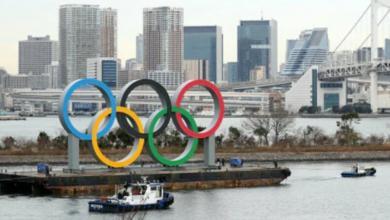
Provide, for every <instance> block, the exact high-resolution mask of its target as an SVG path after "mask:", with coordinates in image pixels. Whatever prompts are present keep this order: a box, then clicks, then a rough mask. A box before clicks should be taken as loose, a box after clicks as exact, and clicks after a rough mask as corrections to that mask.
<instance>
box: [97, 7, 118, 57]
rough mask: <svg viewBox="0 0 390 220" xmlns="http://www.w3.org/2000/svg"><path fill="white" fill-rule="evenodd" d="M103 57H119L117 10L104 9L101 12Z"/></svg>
mask: <svg viewBox="0 0 390 220" xmlns="http://www.w3.org/2000/svg"><path fill="white" fill-rule="evenodd" d="M100 30H101V32H100V38H101V39H100V42H101V54H100V56H101V57H115V58H116V57H117V10H115V9H112V8H103V9H101V11H100Z"/></svg>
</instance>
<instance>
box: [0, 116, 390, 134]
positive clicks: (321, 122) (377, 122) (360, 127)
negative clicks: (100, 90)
mask: <svg viewBox="0 0 390 220" xmlns="http://www.w3.org/2000/svg"><path fill="white" fill-rule="evenodd" d="M146 120H147V119H146V118H142V121H143V122H144V123H145V122H146ZM245 120H246V119H245V118H226V119H225V120H224V121H223V122H222V125H221V127H220V128H219V130H218V132H219V133H225V134H226V133H227V132H228V129H229V127H230V126H234V127H239V128H242V125H243V124H244V122H245ZM339 120H340V119H337V118H296V119H295V121H294V125H293V126H292V128H291V132H295V131H296V130H299V129H303V128H305V127H306V126H316V127H319V128H321V129H322V130H323V131H324V132H325V133H327V134H334V133H335V131H336V130H337V126H336V122H337V121H339ZM72 121H73V123H74V124H75V126H76V127H77V128H78V129H80V130H84V129H86V128H87V127H88V126H89V124H90V123H91V118H90V117H77V118H72ZM196 121H197V123H198V126H207V125H208V124H209V123H210V121H211V118H197V119H196ZM354 127H355V128H356V130H357V131H359V132H360V133H361V134H362V135H363V136H369V135H380V136H384V137H387V136H388V135H389V134H390V132H389V131H390V117H384V118H363V119H361V121H360V122H359V124H356V125H354ZM244 130H245V129H244ZM21 131H22V132H21ZM40 131H45V132H46V133H48V134H49V135H50V136H56V135H59V134H60V133H61V132H64V130H63V128H62V126H61V124H60V122H59V119H58V117H55V116H50V117H35V118H34V117H33V118H27V119H26V120H23V121H0V139H1V138H3V137H6V136H13V137H19V138H24V139H36V137H37V135H38V133H39V132H40Z"/></svg>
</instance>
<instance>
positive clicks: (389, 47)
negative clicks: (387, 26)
mask: <svg viewBox="0 0 390 220" xmlns="http://www.w3.org/2000/svg"><path fill="white" fill-rule="evenodd" d="M384 53H385V54H384V57H385V58H386V59H387V60H389V59H390V39H389V38H386V39H385V51H384Z"/></svg>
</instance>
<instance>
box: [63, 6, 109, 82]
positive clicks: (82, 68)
mask: <svg viewBox="0 0 390 220" xmlns="http://www.w3.org/2000/svg"><path fill="white" fill-rule="evenodd" d="M59 12H60V15H59V22H60V24H59V43H60V59H59V64H60V66H59V68H60V73H61V74H60V75H61V79H62V83H61V84H62V86H65V85H67V84H69V83H70V82H72V81H74V80H77V79H80V78H85V77H86V75H87V74H86V73H87V71H86V70H87V69H86V68H87V59H88V58H94V57H98V56H100V47H101V42H100V32H101V29H100V16H99V14H100V10H99V6H98V5H62V6H60V11H59Z"/></svg>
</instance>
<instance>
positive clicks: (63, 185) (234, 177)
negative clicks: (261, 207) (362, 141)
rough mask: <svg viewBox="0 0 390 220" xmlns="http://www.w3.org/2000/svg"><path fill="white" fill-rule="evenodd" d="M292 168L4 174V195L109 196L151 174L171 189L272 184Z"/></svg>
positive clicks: (0, 187)
mask: <svg viewBox="0 0 390 220" xmlns="http://www.w3.org/2000/svg"><path fill="white" fill-rule="evenodd" d="M290 174H291V172H290V170H289V169H288V168H261V167H242V168H230V167H223V168H222V169H207V168H200V167H177V168H136V169H122V170H110V169H104V170H102V169H100V170H84V171H83V170H81V171H80V172H79V173H74V172H73V173H68V172H63V171H60V172H52V173H51V174H50V176H46V175H45V174H40V173H36V172H29V173H28V172H21V173H12V174H11V173H0V193H1V194H12V193H18V194H19V193H20V194H29V195H55V196H79V195H107V193H114V192H115V189H116V188H117V187H118V186H120V185H122V184H123V183H125V182H135V181H138V180H140V179H142V177H144V176H147V177H148V179H150V180H158V181H160V182H163V183H164V185H165V188H166V189H169V190H190V189H211V188H232V187H256V186H272V185H278V184H280V183H281V182H282V181H283V180H284V179H286V178H287V177H288V176H290Z"/></svg>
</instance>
